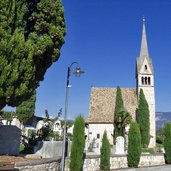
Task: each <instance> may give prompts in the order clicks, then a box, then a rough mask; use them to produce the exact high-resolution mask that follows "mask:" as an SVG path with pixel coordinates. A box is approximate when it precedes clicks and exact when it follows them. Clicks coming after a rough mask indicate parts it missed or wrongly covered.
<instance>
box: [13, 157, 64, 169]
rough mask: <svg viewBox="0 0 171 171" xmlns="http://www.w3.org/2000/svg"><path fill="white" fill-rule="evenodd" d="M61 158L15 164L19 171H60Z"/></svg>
mask: <svg viewBox="0 0 171 171" xmlns="http://www.w3.org/2000/svg"><path fill="white" fill-rule="evenodd" d="M60 163H61V158H49V159H39V160H29V161H22V162H16V163H15V169H18V170H19V171H47V170H48V171H60Z"/></svg>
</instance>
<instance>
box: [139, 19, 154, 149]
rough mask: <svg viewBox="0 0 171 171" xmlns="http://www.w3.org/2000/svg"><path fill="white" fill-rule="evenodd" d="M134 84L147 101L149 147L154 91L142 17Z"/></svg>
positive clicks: (150, 61)
mask: <svg viewBox="0 0 171 171" xmlns="http://www.w3.org/2000/svg"><path fill="white" fill-rule="evenodd" d="M136 84H137V95H138V99H139V92H140V89H143V92H144V95H145V97H146V100H147V102H148V106H149V112H150V143H149V147H155V145H156V117H155V92H154V70H153V63H152V59H151V58H150V57H149V53H148V45H147V38H146V28H145V19H144V18H143V30H142V40H141V49H140V55H139V57H138V58H137V59H136Z"/></svg>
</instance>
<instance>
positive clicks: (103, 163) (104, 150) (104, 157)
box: [100, 130, 110, 171]
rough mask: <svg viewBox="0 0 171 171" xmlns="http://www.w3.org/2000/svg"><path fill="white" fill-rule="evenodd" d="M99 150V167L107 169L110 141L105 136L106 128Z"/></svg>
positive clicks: (108, 168) (108, 165)
mask: <svg viewBox="0 0 171 171" xmlns="http://www.w3.org/2000/svg"><path fill="white" fill-rule="evenodd" d="M100 152H101V153H100V169H101V170H105V171H108V170H110V143H109V140H108V138H107V133H106V130H105V131H104V134H103V138H102V147H101V149H100Z"/></svg>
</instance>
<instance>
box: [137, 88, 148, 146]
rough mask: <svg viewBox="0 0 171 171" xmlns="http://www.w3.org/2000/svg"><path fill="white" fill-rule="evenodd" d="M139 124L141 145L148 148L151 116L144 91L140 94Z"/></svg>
mask: <svg viewBox="0 0 171 171" xmlns="http://www.w3.org/2000/svg"><path fill="white" fill-rule="evenodd" d="M138 123H139V125H140V132H141V144H142V146H143V147H147V146H148V144H149V142H150V115H149V108H148V103H147V101H146V98H145V95H144V92H143V90H142V89H140V94H139V105H138Z"/></svg>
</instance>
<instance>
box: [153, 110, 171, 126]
mask: <svg viewBox="0 0 171 171" xmlns="http://www.w3.org/2000/svg"><path fill="white" fill-rule="evenodd" d="M166 122H171V112H156V128H161V127H163V126H164V124H165V123H166Z"/></svg>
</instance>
